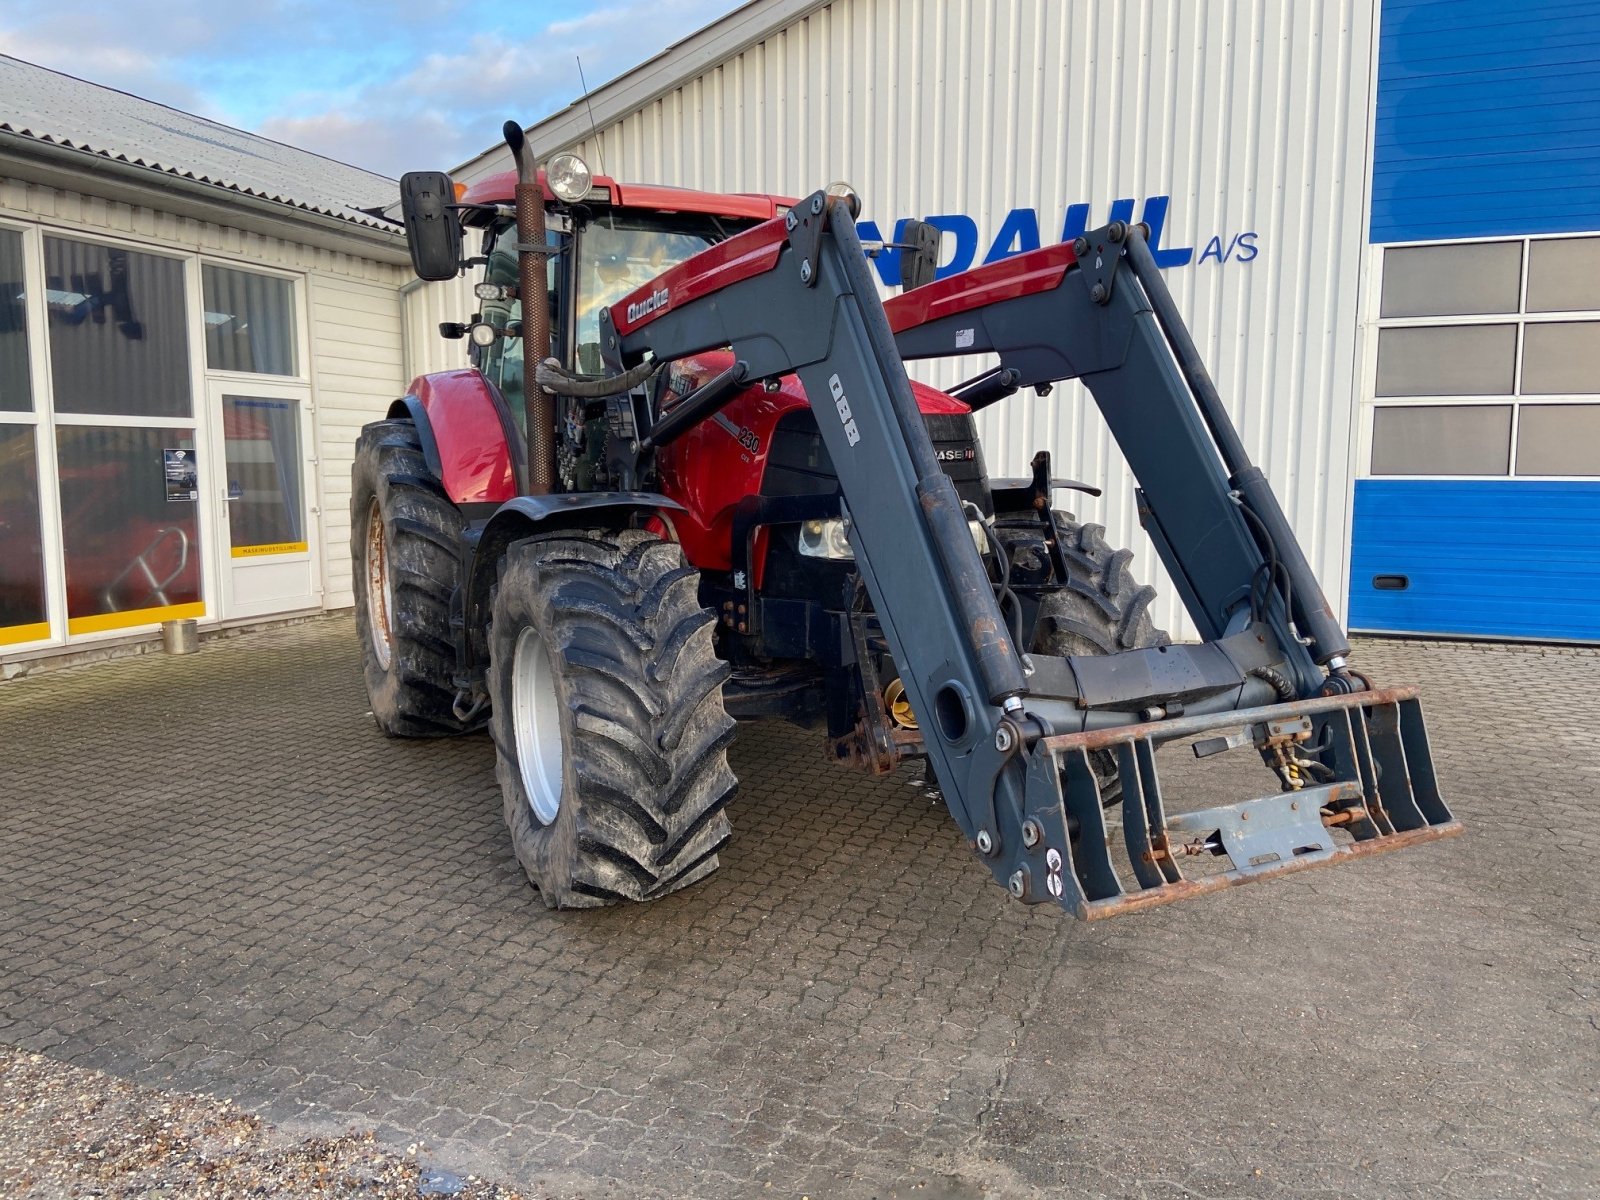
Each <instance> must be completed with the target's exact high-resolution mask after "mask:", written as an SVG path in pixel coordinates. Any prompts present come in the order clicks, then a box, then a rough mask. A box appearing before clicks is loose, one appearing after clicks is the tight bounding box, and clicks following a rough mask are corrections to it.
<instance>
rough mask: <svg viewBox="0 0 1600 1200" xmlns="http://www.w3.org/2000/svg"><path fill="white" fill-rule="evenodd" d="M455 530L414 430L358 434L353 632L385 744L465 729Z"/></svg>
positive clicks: (375, 429) (389, 426)
mask: <svg viewBox="0 0 1600 1200" xmlns="http://www.w3.org/2000/svg"><path fill="white" fill-rule="evenodd" d="M461 528H462V524H461V512H460V510H459V509H457V508H456V506H455V505H454V504H452V503H451V502H450V498H449V496H447V495H446V494H445V491H444V488H443V487H442V486H441V485H440V483H439V481H438V480H437V479H435V478H434V476H433V473H432V472H431V471H429V470H428V466H427V463H426V462H425V461H424V460H423V457H422V443H421V440H420V439H419V438H418V436H417V429H416V426H415V425H413V424H412V423H411V422H410V421H379V422H376V423H375V424H372V425H368V426H367V427H366V428H365V429H363V430H362V431H361V436H360V437H359V438H358V439H357V441H356V455H355V464H354V466H353V467H352V468H351V492H350V562H351V567H352V570H353V572H354V579H353V585H354V590H355V602H356V605H355V607H356V631H357V634H358V635H359V637H360V639H361V668H362V674H363V676H364V677H365V679H366V684H367V696H368V698H369V699H370V701H371V703H372V716H373V718H374V720H376V721H377V723H378V727H379V728H380V729H382V730H383V732H384V733H386V734H388V735H389V736H390V737H445V736H448V735H451V734H458V733H464V732H466V731H467V730H468V729H469V728H471V727H472V726H469V725H465V724H463V723H462V722H461V721H460V720H459V719H458V718H457V717H456V716H455V713H454V711H453V705H454V701H455V694H456V689H455V686H454V683H453V681H452V677H453V675H454V667H455V650H454V647H453V645H452V642H451V638H450V597H451V595H452V593H453V592H454V591H455V589H456V585H457V583H458V582H459V580H460V577H461V558H460V551H459V549H458V547H459V545H460V541H461ZM480 723H481V722H480Z"/></svg>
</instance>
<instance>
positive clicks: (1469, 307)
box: [1379, 242, 1522, 317]
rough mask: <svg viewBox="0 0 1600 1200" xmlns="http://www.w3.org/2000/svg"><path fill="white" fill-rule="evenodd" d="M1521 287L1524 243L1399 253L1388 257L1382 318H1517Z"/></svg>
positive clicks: (1418, 248) (1410, 248) (1390, 252)
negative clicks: (1476, 315)
mask: <svg viewBox="0 0 1600 1200" xmlns="http://www.w3.org/2000/svg"><path fill="white" fill-rule="evenodd" d="M1521 286H1522V243H1521V242H1469V243H1463V244H1461V245H1456V246H1404V247H1398V248H1396V249H1393V250H1387V251H1385V252H1384V256H1383V305H1382V309H1381V311H1380V313H1379V315H1380V316H1384V317H1456V316H1464V315H1466V314H1469V313H1491V314H1492V313H1514V312H1516V311H1517V309H1518V291H1519V290H1520V288H1521Z"/></svg>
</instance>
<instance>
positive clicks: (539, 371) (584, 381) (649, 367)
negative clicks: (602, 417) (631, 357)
mask: <svg viewBox="0 0 1600 1200" xmlns="http://www.w3.org/2000/svg"><path fill="white" fill-rule="evenodd" d="M661 366H662V364H660V363H658V362H656V360H655V359H654V358H652V357H646V358H645V360H644V361H643V362H642V363H640V364H639V365H638V366H636V367H634V368H632V369H631V370H627V371H624V372H623V373H622V374H621V375H574V374H573V373H572V372H571V371H569V370H567V369H566V368H565V367H563V366H562V365H561V363H560V362H559V361H558V360H556V359H554V358H547V359H545V360H544V361H543V362H541V363H540V364H539V365H538V366H537V367H536V368H534V371H533V373H532V374H531V375H530V376H528V378H530V379H532V380H533V381H534V382H535V383H536V384H537V385H538V387H539V389H540V390H541V391H547V392H553V393H555V394H556V395H560V396H579V397H582V398H583V399H585V400H601V399H604V398H605V397H607V396H619V395H621V394H622V393H623V392H631V391H632V390H633V389H634V388H636V387H638V386H639V385H640V384H641V383H643V382H645V380H647V379H649V378H650V376H652V375H654V374H655V373H656V372H657V371H659V370H660V369H661Z"/></svg>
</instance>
